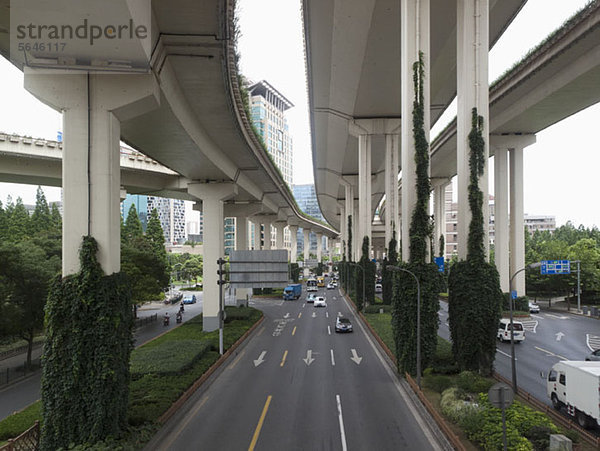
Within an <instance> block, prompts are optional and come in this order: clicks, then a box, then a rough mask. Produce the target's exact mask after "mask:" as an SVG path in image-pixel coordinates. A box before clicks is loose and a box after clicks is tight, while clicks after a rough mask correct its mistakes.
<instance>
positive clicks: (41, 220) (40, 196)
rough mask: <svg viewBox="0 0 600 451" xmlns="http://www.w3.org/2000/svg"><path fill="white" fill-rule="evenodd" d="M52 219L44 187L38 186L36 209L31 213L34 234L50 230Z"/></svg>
mask: <svg viewBox="0 0 600 451" xmlns="http://www.w3.org/2000/svg"><path fill="white" fill-rule="evenodd" d="M51 224H52V219H51V217H50V208H49V207H48V202H46V196H45V195H44V191H42V187H41V186H38V188H37V193H36V195H35V210H33V214H32V215H31V230H32V234H34V235H35V234H37V233H47V232H48V231H49V230H50V226H51Z"/></svg>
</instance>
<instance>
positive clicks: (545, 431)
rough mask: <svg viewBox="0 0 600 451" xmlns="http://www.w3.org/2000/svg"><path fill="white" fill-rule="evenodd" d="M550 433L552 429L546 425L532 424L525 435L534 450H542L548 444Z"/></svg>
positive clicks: (546, 447)
mask: <svg viewBox="0 0 600 451" xmlns="http://www.w3.org/2000/svg"><path fill="white" fill-rule="evenodd" d="M550 434H554V432H553V431H552V429H550V428H549V427H546V426H533V427H532V428H531V429H530V430H529V432H528V433H527V434H526V435H525V437H527V439H528V440H529V441H530V442H531V444H532V445H533V448H534V449H536V450H540V451H544V450H546V449H548V447H549V446H550Z"/></svg>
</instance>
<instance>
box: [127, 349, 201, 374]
mask: <svg viewBox="0 0 600 451" xmlns="http://www.w3.org/2000/svg"><path fill="white" fill-rule="evenodd" d="M210 346H211V343H210V342H209V341H206V340H178V341H167V342H163V343H161V344H160V345H158V346H155V347H153V348H144V347H141V348H140V349H138V350H136V351H135V352H133V353H132V355H131V377H132V379H134V380H135V379H139V378H140V377H142V376H144V375H146V374H164V375H166V374H171V375H172V374H179V373H182V372H183V371H185V370H187V369H188V368H190V367H191V366H192V365H193V364H194V362H196V361H197V360H198V359H199V358H201V357H202V356H203V355H204V354H205V353H206V351H208V349H210Z"/></svg>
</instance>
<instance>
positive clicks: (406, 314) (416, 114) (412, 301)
mask: <svg viewBox="0 0 600 451" xmlns="http://www.w3.org/2000/svg"><path fill="white" fill-rule="evenodd" d="M424 80H425V71H424V63H423V54H422V53H420V54H419V60H418V61H416V62H415V63H414V65H413V84H414V89H415V99H414V102H413V115H412V121H413V140H414V144H415V157H414V158H415V163H416V168H415V173H416V191H417V199H416V202H415V206H414V209H413V212H412V217H411V223H410V229H409V230H410V244H409V248H410V259H409V262H408V263H406V264H402V265H399V266H401V267H402V268H403V269H406V270H407V271H410V272H411V273H412V274H414V275H415V277H417V279H418V280H419V284H420V295H421V296H420V304H417V302H418V301H419V297H418V289H417V284H416V282H415V280H414V279H413V277H412V276H411V275H410V274H407V273H405V272H400V273H395V274H394V282H393V286H394V297H393V300H392V328H393V332H394V340H395V342H396V357H397V361H398V367H399V369H400V371H402V372H405V371H406V372H409V373H412V374H416V373H417V370H418V369H417V358H416V356H417V305H419V310H420V319H421V321H420V326H421V327H420V328H421V334H420V349H421V364H422V366H421V369H422V368H426V367H427V366H428V364H429V363H430V362H431V360H432V358H433V356H434V354H435V350H436V346H437V328H438V321H439V319H438V310H439V300H438V295H439V291H440V290H439V287H440V276H439V273H438V271H437V267H436V265H435V264H432V263H428V262H427V259H428V247H429V246H428V245H429V244H430V242H431V236H432V233H433V227H432V224H431V217H430V216H429V213H428V208H429V193H430V188H431V183H430V181H429V143H428V142H427V137H426V135H425V128H424V117H425V116H424V114H425V101H424V90H423V89H424Z"/></svg>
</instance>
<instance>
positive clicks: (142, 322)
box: [135, 313, 158, 327]
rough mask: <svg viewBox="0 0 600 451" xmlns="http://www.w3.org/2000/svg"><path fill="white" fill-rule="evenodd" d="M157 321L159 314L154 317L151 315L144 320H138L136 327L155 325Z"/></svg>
mask: <svg viewBox="0 0 600 451" xmlns="http://www.w3.org/2000/svg"><path fill="white" fill-rule="evenodd" d="M157 319H158V313H155V314H154V315H150V316H145V317H144V318H137V319H136V320H135V327H141V326H145V325H146V324H150V323H153V322H154V321H156V320H157Z"/></svg>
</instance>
